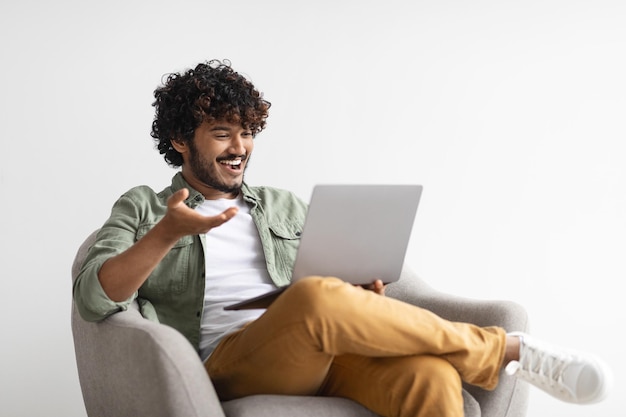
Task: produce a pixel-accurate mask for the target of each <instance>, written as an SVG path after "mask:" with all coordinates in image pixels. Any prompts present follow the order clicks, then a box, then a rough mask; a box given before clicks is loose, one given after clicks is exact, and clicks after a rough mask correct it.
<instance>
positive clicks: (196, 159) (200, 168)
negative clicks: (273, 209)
mask: <svg viewBox="0 0 626 417" xmlns="http://www.w3.org/2000/svg"><path fill="white" fill-rule="evenodd" d="M172 146H173V147H174V148H175V149H176V150H177V151H178V152H180V153H181V155H182V157H183V166H182V173H183V176H184V177H185V180H186V181H187V182H188V183H189V185H191V186H192V187H193V188H195V189H196V190H198V191H200V192H201V193H202V194H203V195H204V197H205V198H207V199H210V200H211V199H218V198H234V197H236V196H237V194H238V193H239V190H240V189H241V185H242V184H243V177H244V172H245V169H246V167H247V163H248V160H249V159H250V154H251V153H252V150H253V149H254V140H253V134H252V132H251V131H250V130H248V129H244V128H243V127H242V126H241V125H238V124H233V123H228V122H222V121H217V122H213V123H207V122H203V123H201V124H200V126H198V128H197V129H196V130H195V132H194V137H193V140H192V141H190V142H184V141H172Z"/></svg>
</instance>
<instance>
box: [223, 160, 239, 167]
mask: <svg viewBox="0 0 626 417" xmlns="http://www.w3.org/2000/svg"><path fill="white" fill-rule="evenodd" d="M220 164H224V165H231V166H237V165H241V159H231V160H228V161H220Z"/></svg>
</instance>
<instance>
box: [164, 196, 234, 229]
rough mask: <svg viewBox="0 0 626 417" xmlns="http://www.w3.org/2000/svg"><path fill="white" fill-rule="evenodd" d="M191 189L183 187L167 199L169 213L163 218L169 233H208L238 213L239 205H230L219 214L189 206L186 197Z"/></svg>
mask: <svg viewBox="0 0 626 417" xmlns="http://www.w3.org/2000/svg"><path fill="white" fill-rule="evenodd" d="M188 196H189V190H188V189H186V188H183V189H181V190H178V191H177V192H175V193H174V194H172V195H171V196H170V198H169V199H168V200H167V213H166V214H165V217H163V219H162V220H161V223H162V226H163V227H164V229H165V230H166V231H167V233H168V234H170V235H172V236H176V237H182V236H187V235H197V234H203V233H207V232H208V231H209V230H211V229H213V228H214V227H218V226H221V225H222V224H224V223H226V222H227V221H228V220H230V219H232V218H233V217H234V216H235V215H236V214H237V211H238V209H237V207H230V208H228V209H226V210H224V211H223V212H222V213H220V214H218V215H217V216H203V215H202V214H200V213H198V212H197V211H195V210H194V209H192V208H189V207H187V205H186V204H185V199H186V198H187V197H188Z"/></svg>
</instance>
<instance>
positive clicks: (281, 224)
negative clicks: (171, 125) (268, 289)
mask: <svg viewBox="0 0 626 417" xmlns="http://www.w3.org/2000/svg"><path fill="white" fill-rule="evenodd" d="M182 188H187V189H189V197H188V198H187V200H185V204H187V205H188V206H189V207H191V208H195V207H197V206H198V205H199V204H202V202H203V201H204V197H203V196H202V194H200V193H199V192H198V191H196V190H194V189H192V188H191V187H190V186H189V184H187V182H186V181H185V180H184V178H183V176H182V174H181V173H180V172H179V173H178V174H176V175H175V176H174V178H173V179H172V185H171V186H169V187H167V188H165V189H164V190H163V191H161V192H160V193H155V192H154V191H153V190H152V189H151V188H149V187H147V186H139V187H135V188H133V189H131V190H129V191H128V192H127V193H125V194H124V195H122V196H121V197H120V198H119V200H118V201H117V202H116V203H115V205H114V206H113V209H112V211H111V216H110V217H109V219H108V220H107V221H106V223H104V225H103V226H102V228H101V229H100V230H99V232H98V235H97V238H96V242H95V243H94V245H93V246H92V247H91V248H90V249H89V252H88V254H87V258H86V259H85V262H84V264H83V266H82V269H81V271H80V274H79V275H78V277H77V278H76V281H75V282H74V288H73V294H74V300H75V302H76V306H77V308H78V311H79V312H80V315H81V316H82V317H83V318H84V319H85V320H88V321H99V320H103V319H105V318H106V317H108V316H110V315H111V314H114V313H116V312H118V311H121V310H126V309H127V308H128V307H129V305H130V304H131V303H132V302H133V301H134V300H135V299H136V300H137V302H138V304H139V308H140V311H141V314H142V315H143V316H144V317H145V318H147V319H150V320H153V321H157V322H160V323H163V324H167V325H169V326H172V327H174V328H175V329H177V330H179V331H180V332H181V333H182V334H183V335H184V336H185V337H186V338H187V339H188V340H189V341H190V342H191V344H192V345H193V346H194V347H195V348H196V349H198V345H199V341H200V322H201V319H202V310H203V305H204V284H205V279H204V277H205V260H204V248H203V246H204V244H205V237H204V235H194V236H185V237H183V238H182V239H180V240H179V241H178V242H177V243H176V244H175V245H174V247H173V248H172V249H171V250H170V252H169V253H168V254H167V255H166V256H165V258H164V259H163V260H162V261H161V262H160V263H159V265H158V266H157V267H156V268H155V269H154V271H153V272H152V273H151V274H150V276H149V277H148V279H147V280H146V281H145V282H144V284H143V285H142V286H141V288H139V290H138V291H137V292H136V293H135V294H134V295H133V296H132V297H131V298H129V299H128V300H126V301H123V302H115V301H112V300H111V299H110V298H109V297H107V295H106V293H105V292H104V290H103V289H102V286H101V285H100V281H99V280H98V271H99V270H100V268H101V267H102V264H103V263H104V262H105V261H106V260H107V259H109V258H110V257H112V256H115V255H117V254H119V253H121V252H123V251H124V250H126V249H128V248H129V247H130V246H132V245H133V244H134V243H135V242H136V241H137V240H139V239H141V237H142V236H143V235H145V234H146V232H147V231H148V230H150V229H151V228H152V227H154V225H155V224H156V223H157V222H159V220H161V218H162V217H163V216H164V215H165V213H166V211H167V199H168V198H169V197H170V196H171V195H172V194H173V193H175V192H176V191H178V190H180V189H182ZM242 193H243V199H244V201H245V202H246V203H247V204H248V205H250V213H251V215H252V218H253V220H254V223H255V224H256V226H257V229H258V231H259V236H260V237H261V244H262V246H263V252H264V255H265V261H266V264H267V270H268V272H269V275H270V277H271V279H272V281H273V282H274V284H276V285H277V286H284V285H287V284H288V283H289V281H290V279H291V270H292V267H293V263H294V261H295V256H296V251H297V247H298V243H299V239H300V234H301V231H302V226H303V224H304V218H305V215H306V211H307V205H306V204H305V203H304V202H303V201H302V200H300V199H299V198H298V197H296V196H295V195H294V194H293V193H291V192H288V191H284V190H279V189H276V188H271V187H251V186H248V185H247V184H244V185H243V187H242Z"/></svg>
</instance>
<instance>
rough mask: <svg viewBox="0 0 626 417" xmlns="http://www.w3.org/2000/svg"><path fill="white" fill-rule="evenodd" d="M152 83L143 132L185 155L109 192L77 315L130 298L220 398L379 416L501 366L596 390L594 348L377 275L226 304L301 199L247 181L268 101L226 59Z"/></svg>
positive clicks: (459, 409)
mask: <svg viewBox="0 0 626 417" xmlns="http://www.w3.org/2000/svg"><path fill="white" fill-rule="evenodd" d="M155 98H156V100H155V102H154V106H155V109H156V115H155V120H154V122H153V125H152V136H153V137H154V138H155V141H156V143H157V148H158V149H159V151H160V152H161V154H163V155H164V158H165V160H166V161H167V162H168V163H169V164H170V165H171V166H174V167H182V168H181V171H180V172H179V173H177V174H176V175H175V176H174V178H173V180H172V184H171V185H170V186H169V187H167V188H165V189H164V190H163V191H161V192H160V193H155V192H154V191H152V190H151V189H150V188H148V187H145V186H142V187H136V188H133V189H131V190H130V191H128V192H127V193H126V194H124V195H123V196H122V197H121V198H120V199H119V200H118V201H117V202H116V204H115V205H114V207H113V210H112V213H111V216H110V218H109V219H108V220H107V222H106V223H105V224H104V225H103V227H102V228H101V230H100V232H99V234H98V237H97V241H96V243H95V244H94V245H93V246H92V248H91V249H90V251H89V254H88V256H87V259H86V261H85V263H84V265H83V267H82V270H81V273H80V274H79V276H78V278H77V279H76V282H75V285H74V297H75V300H76V305H77V307H78V309H79V311H80V313H81V315H82V317H83V318H84V319H86V320H90V321H98V320H102V319H104V318H106V317H108V316H109V315H111V314H114V313H116V312H117V311H120V310H124V309H126V308H128V306H129V304H130V303H131V302H132V301H133V300H135V299H136V300H137V301H138V304H139V306H140V309H141V312H142V314H143V316H144V317H146V318H147V319H151V320H157V321H160V322H161V323H164V324H167V325H170V326H172V327H174V328H176V329H178V330H179V331H180V332H181V333H182V334H183V335H184V336H185V337H186V338H187V339H188V340H189V342H190V343H191V344H192V345H193V346H194V347H196V349H197V350H198V352H199V355H200V357H201V359H202V360H203V361H204V364H205V367H206V369H207V372H208V373H209V375H210V377H211V379H212V381H213V383H214V385H215V388H216V390H217V393H218V395H219V396H220V398H221V399H222V400H229V399H234V398H239V397H242V396H246V395H252V394H261V393H265V394H294V395H296V394H299V395H327V396H341V397H347V398H351V399H353V400H355V401H357V402H359V403H361V404H363V405H364V406H366V407H368V408H370V409H371V410H373V411H375V412H376V413H378V414H380V415H383V416H421V417H424V416H437V417H442V416H462V415H463V400H462V396H461V384H462V382H467V383H469V384H474V385H478V386H480V387H483V388H485V389H493V388H495V387H496V385H497V383H498V376H499V372H500V369H501V368H502V367H503V366H505V367H506V368H507V371H508V372H509V373H511V374H515V375H516V376H517V377H519V378H521V379H524V380H526V381H529V382H531V383H533V384H534V385H536V386H538V387H540V388H542V389H544V390H545V391H546V392H548V393H550V394H552V395H553V396H555V397H557V398H559V399H561V400H564V401H568V402H572V403H592V402H597V401H600V400H601V399H603V398H604V397H605V396H606V394H607V392H608V389H609V385H610V384H609V382H608V381H609V378H608V376H609V374H608V371H607V370H606V366H605V365H604V364H603V363H602V362H601V361H599V360H598V359H596V358H595V357H592V356H584V355H581V354H572V353H571V352H566V351H564V350H562V349H559V348H555V347H551V346H547V345H545V344H543V343H541V342H538V341H535V340H533V339H532V338H531V337H530V336H528V335H525V334H506V333H505V330H504V329H501V328H497V327H487V328H480V327H477V326H474V325H471V324H467V323H455V322H449V321H446V320H443V319H441V318H439V317H437V316H436V315H434V314H432V313H431V312H429V311H426V310H424V309H421V308H418V307H415V306H412V305H409V304H405V303H402V302H400V301H398V300H394V299H391V298H387V297H385V296H384V286H383V284H382V282H380V281H376V282H374V283H372V285H371V286H369V287H368V288H361V287H355V286H352V285H350V284H346V283H344V282H342V281H341V280H340V279H338V278H330V277H329V278H321V277H310V278H306V279H304V280H302V281H299V282H298V283H296V284H294V285H293V286H291V287H290V288H289V289H288V290H287V291H285V292H284V293H283V294H282V295H281V296H280V297H279V298H278V299H277V300H276V301H275V302H274V303H273V304H272V305H271V306H269V307H268V308H267V309H266V310H261V309H257V310H243V311H225V310H224V308H223V307H224V306H225V305H228V304H232V303H235V302H237V301H241V300H244V299H248V298H250V297H251V296H254V295H258V294H262V293H265V292H266V291H267V290H268V289H271V288H275V287H276V286H283V285H285V284H287V283H289V280H290V272H291V267H292V265H293V262H294V260H295V253H296V249H297V245H298V236H299V231H300V230H301V229H302V225H303V222H304V217H305V214H306V210H307V206H306V204H305V203H303V202H302V201H301V200H300V199H298V198H297V197H295V196H294V195H293V194H291V193H289V192H286V191H283V190H278V189H274V188H270V187H251V186H248V185H247V184H246V183H245V182H244V172H245V169H246V166H247V164H248V162H249V160H250V156H251V154H252V151H253V148H254V138H255V136H256V135H257V134H258V133H259V132H261V131H262V130H263V129H264V128H265V124H266V118H267V116H268V110H269V107H270V103H269V102H267V101H266V100H264V99H263V97H262V95H261V94H260V93H259V92H258V91H257V90H256V88H255V87H254V86H253V85H252V84H251V83H250V82H249V81H248V80H247V79H246V78H244V77H243V76H241V75H240V74H238V73H237V72H235V71H234V70H233V69H232V68H231V67H230V64H229V63H221V62H219V61H211V62H208V63H203V64H199V65H198V66H196V67H195V68H194V69H193V70H188V71H186V72H184V73H181V74H172V75H170V76H169V77H168V79H167V80H166V82H165V83H164V85H162V86H160V87H159V88H157V90H156V91H155Z"/></svg>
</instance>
